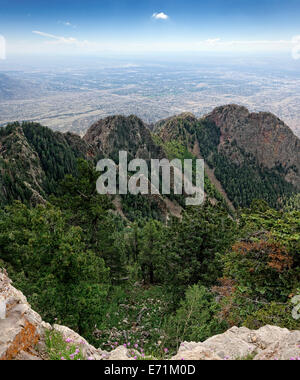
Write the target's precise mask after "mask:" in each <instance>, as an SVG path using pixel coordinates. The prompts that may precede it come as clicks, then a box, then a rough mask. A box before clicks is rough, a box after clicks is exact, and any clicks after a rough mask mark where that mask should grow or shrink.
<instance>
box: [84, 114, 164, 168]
mask: <svg viewBox="0 0 300 380" xmlns="http://www.w3.org/2000/svg"><path fill="white" fill-rule="evenodd" d="M83 139H84V141H85V142H86V143H88V144H90V145H93V146H95V147H96V148H97V149H98V150H99V151H101V152H103V153H104V154H105V155H106V156H107V157H110V158H111V159H113V160H115V161H118V159H119V151H120V150H123V151H126V152H128V158H129V160H131V159H133V158H142V159H145V160H149V159H151V158H156V159H158V158H163V157H164V153H163V151H162V149H161V148H160V147H159V146H158V145H156V144H155V143H154V141H153V139H152V136H151V132H150V130H149V129H148V128H147V126H146V125H145V124H144V123H143V121H142V120H141V119H139V118H138V117H136V116H134V115H131V116H128V117H125V116H121V115H117V116H110V117H107V118H105V119H102V120H99V121H98V122H97V123H95V124H93V125H92V126H91V127H90V128H89V130H88V131H87V133H86V135H85V136H84V137H83Z"/></svg>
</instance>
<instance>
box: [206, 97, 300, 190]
mask: <svg viewBox="0 0 300 380" xmlns="http://www.w3.org/2000/svg"><path fill="white" fill-rule="evenodd" d="M205 120H208V121H210V122H213V123H215V124H216V126H217V127H218V128H219V129H220V132H221V141H220V148H221V149H222V148H223V147H224V146H225V145H226V144H228V143H232V142H234V143H236V144H237V146H238V147H239V148H242V149H243V150H244V151H245V152H246V153H250V154H252V155H253V156H254V157H255V158H256V160H257V162H258V163H259V165H261V166H262V167H265V168H268V169H272V168H276V167H279V166H281V167H282V168H283V170H284V171H285V179H286V181H287V182H290V183H292V184H293V185H294V186H296V187H297V188H298V189H300V140H299V138H298V137H296V136H295V135H294V134H293V132H292V130H291V129H290V128H289V127H288V126H287V125H286V124H285V123H284V122H283V121H281V120H280V119H279V118H278V117H276V116H275V115H273V114H271V113H268V112H259V113H250V112H249V111H248V110H247V108H245V107H241V106H238V105H234V104H232V105H227V106H222V107H218V108H216V109H214V110H213V112H212V113H210V114H209V115H207V116H206V117H205Z"/></svg>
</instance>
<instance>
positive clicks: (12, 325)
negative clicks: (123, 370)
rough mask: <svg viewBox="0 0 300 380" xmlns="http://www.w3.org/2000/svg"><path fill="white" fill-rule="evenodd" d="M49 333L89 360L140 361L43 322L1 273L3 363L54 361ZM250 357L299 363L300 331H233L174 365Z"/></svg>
mask: <svg viewBox="0 0 300 380" xmlns="http://www.w3.org/2000/svg"><path fill="white" fill-rule="evenodd" d="M3 305H4V307H3ZM1 312H2V313H1ZM47 331H56V332H58V333H59V334H61V336H62V337H63V338H64V340H65V341H68V342H72V344H74V345H75V346H77V347H80V350H81V352H82V355H83V357H84V358H85V359H86V360H133V357H141V354H140V353H139V352H138V351H136V350H132V349H131V350H129V349H127V348H125V347H123V346H120V347H117V348H116V349H114V350H113V351H111V352H106V351H102V350H99V349H96V348H95V347H93V346H91V345H90V344H89V343H88V342H87V341H86V340H85V339H83V338H82V337H81V336H79V335H78V334H77V333H76V332H74V331H72V330H71V329H69V328H67V327H65V326H59V325H54V326H50V325H49V324H48V323H45V322H43V321H42V318H41V317H40V316H39V315H38V314H37V313H36V312H35V311H33V310H32V309H31V307H30V305H29V304H28V302H27V300H26V298H25V297H24V295H23V294H22V293H21V292H20V291H18V290H17V289H15V288H14V287H13V286H12V284H11V281H10V279H9V278H8V277H7V274H6V272H5V271H2V270H1V269H0V360H49V355H48V350H47V347H46V344H45V335H46V332H47ZM133 351H134V352H133ZM249 356H251V358H253V359H254V360H290V359H291V358H295V359H297V358H298V359H299V358H300V331H289V330H287V329H282V328H279V327H275V326H265V327H263V328H261V329H259V330H257V331H252V330H249V329H247V328H244V327H242V328H237V327H233V328H232V329H230V330H228V331H227V332H226V333H224V334H221V335H217V336H213V337H211V338H209V339H208V340H206V341H205V342H203V343H195V342H192V343H182V345H181V346H180V349H179V351H178V353H177V354H176V355H175V356H174V357H173V358H172V360H183V359H184V360H235V359H243V358H248V357H249Z"/></svg>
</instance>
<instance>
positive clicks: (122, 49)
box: [0, 0, 300, 57]
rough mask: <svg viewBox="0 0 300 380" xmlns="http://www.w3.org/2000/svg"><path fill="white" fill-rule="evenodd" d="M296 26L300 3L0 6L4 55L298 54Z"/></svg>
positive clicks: (136, 0) (128, 0)
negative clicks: (4, 43) (4, 46)
mask: <svg viewBox="0 0 300 380" xmlns="http://www.w3.org/2000/svg"><path fill="white" fill-rule="evenodd" d="M299 21H300V0H209V1H208V0H205V1H204V0H82V1H79V0H51V1H50V0H38V1H33V0H26V1H25V0H13V1H12V0H0V36H3V37H4V38H5V40H6V50H7V54H8V55H9V54H21V55H30V54H39V55H55V54H57V55H58V54H76V55H84V54H104V53H115V54H120V55H122V54H125V53H126V54H128V53H135V54H145V53H151V52H155V53H167V52H170V53H171V52H176V53H184V52H202V51H204V52H235V53H239V52H277V53H284V54H285V53H287V52H289V51H291V50H292V49H294V55H295V52H296V53H297V51H298V50H297V49H298V48H299V45H300V22H299ZM0 43H1V39H0ZM295 49H296V50H295ZM299 54H300V49H299ZM295 56H296V57H297V54H296V55H295Z"/></svg>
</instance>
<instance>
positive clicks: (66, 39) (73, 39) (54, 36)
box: [32, 30, 80, 44]
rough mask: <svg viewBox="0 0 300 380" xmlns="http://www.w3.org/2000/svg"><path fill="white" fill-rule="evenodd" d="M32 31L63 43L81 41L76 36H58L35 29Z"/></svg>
mask: <svg viewBox="0 0 300 380" xmlns="http://www.w3.org/2000/svg"><path fill="white" fill-rule="evenodd" d="M32 33H34V34H37V35H39V36H42V37H46V38H50V39H51V40H55V42H56V43H62V44H74V43H80V41H78V40H77V39H76V38H73V37H61V36H56V35H54V34H50V33H44V32H40V31H39V30H33V31H32ZM52 43H53V41H52Z"/></svg>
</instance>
